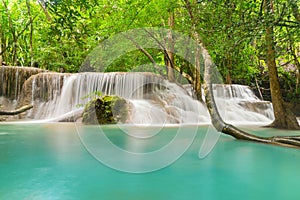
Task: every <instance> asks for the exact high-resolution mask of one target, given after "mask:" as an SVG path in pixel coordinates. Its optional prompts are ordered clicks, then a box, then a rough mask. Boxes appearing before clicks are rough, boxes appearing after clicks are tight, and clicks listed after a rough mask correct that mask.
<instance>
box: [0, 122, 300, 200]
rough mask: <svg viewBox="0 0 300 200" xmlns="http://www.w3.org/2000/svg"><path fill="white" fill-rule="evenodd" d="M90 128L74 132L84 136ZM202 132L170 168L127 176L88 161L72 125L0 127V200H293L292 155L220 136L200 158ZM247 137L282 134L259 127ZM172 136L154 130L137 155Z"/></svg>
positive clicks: (299, 166) (295, 153)
mask: <svg viewBox="0 0 300 200" xmlns="http://www.w3.org/2000/svg"><path fill="white" fill-rule="evenodd" d="M93 128H94V127H86V128H85V127H83V128H82V129H81V130H82V131H85V129H86V131H87V132H91V131H92V130H93ZM103 129H104V130H106V132H107V133H109V135H108V138H109V139H110V140H111V141H112V143H114V144H115V145H117V146H119V147H120V148H130V147H128V143H127V137H128V135H127V136H126V135H124V134H122V133H121V132H120V130H119V128H118V127H116V126H106V127H103ZM206 129H207V126H200V127H199V129H198V130H197V135H196V137H195V139H194V141H193V143H192V145H191V146H190V147H189V148H188V150H187V151H186V152H185V153H184V154H183V156H181V157H180V158H179V159H178V160H177V161H175V162H174V163H173V164H171V165H169V166H167V167H164V168H162V169H160V170H157V171H154V172H150V173H141V174H132V173H124V172H120V171H117V170H114V169H111V168H109V167H107V166H106V165H104V164H103V163H101V162H99V161H98V160H97V159H95V157H94V156H92V155H91V154H90V153H89V152H88V151H87V149H86V148H85V146H84V145H83V143H82V141H81V140H80V137H79V135H78V133H77V131H76V127H75V125H74V124H72V123H66V124H64V123H61V124H3V125H1V126H0V176H1V179H0V199H5V200H6V199H14V200H18V199H37V200H39V199H41V200H48V199H51V200H53V199H64V200H67V199H130V200H134V199H137V200H141V199H146V200H147V199H203V200H217V199H218V200H219V199H230V200H232V199H243V200H244V199H249V200H250V199H251V200H253V199H299V195H300V190H299V182H300V150H297V149H289V148H283V147H276V146H269V145H263V144H256V143H250V142H242V141H236V140H234V139H232V138H231V137H228V136H221V137H220V139H219V141H218V143H217V144H216V146H215V148H214V149H213V151H212V152H211V153H210V154H209V155H208V156H207V157H206V158H205V159H202V160H201V159H199V158H198V152H199V148H200V144H201V143H202V140H203V138H204V133H205V132H206ZM251 129H252V128H251ZM249 130H250V128H249ZM255 132H256V133H257V134H261V135H268V134H273V135H274V134H275V135H276V134H285V133H284V132H282V131H278V130H272V129H271V130H266V129H263V128H258V129H256V131H255ZM174 134H176V127H167V128H164V129H163V130H160V133H159V135H156V136H155V137H158V138H159V139H152V140H151V141H150V143H149V144H147V142H145V143H144V145H145V148H144V150H145V149H146V150H147V151H149V150H151V149H153V150H155V149H156V148H161V147H162V146H163V145H164V144H166V143H167V142H168V141H170V140H172V138H174ZM289 134H299V135H300V132H299V131H294V132H291V133H289ZM89 137H93V136H92V134H91V135H90V136H89ZM183 140H184V139H183ZM183 142H184V141H183ZM129 146H130V145H129ZM129 150H132V149H129ZM112 159H117V158H114V157H112Z"/></svg>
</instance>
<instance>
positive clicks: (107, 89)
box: [20, 72, 209, 124]
mask: <svg viewBox="0 0 300 200" xmlns="http://www.w3.org/2000/svg"><path fill="white" fill-rule="evenodd" d="M24 87H25V89H24V91H25V93H24V94H26V95H23V96H22V97H21V98H20V102H22V104H26V103H31V104H33V105H34V109H33V110H32V111H31V112H29V114H28V115H27V117H29V118H33V119H46V118H59V117H61V116H62V115H65V114H67V113H70V112H72V111H79V110H82V109H80V108H78V106H79V105H84V104H86V103H87V102H88V101H89V100H90V98H84V97H86V96H88V95H89V94H92V93H93V92H94V91H100V92H101V93H102V94H103V95H117V96H121V97H123V98H125V99H127V100H128V101H129V102H130V103H131V104H132V105H133V110H132V117H131V120H130V123H138V124H158V123H200V122H205V123H208V122H209V115H208V112H207V110H206V108H205V106H204V105H202V104H201V103H199V102H198V101H196V100H194V99H193V98H192V97H191V96H190V95H189V94H188V92H187V91H186V90H185V89H184V88H183V87H181V86H179V85H177V84H175V83H170V82H168V81H167V80H165V79H163V78H162V77H160V76H158V75H154V74H151V73H139V72H136V73H89V72H86V73H78V74H61V73H42V74H37V75H34V76H32V77H31V78H30V79H29V80H28V81H27V82H26V85H25V86H24ZM29 97H30V98H29ZM29 99H30V100H29ZM25 102H26V103H25Z"/></svg>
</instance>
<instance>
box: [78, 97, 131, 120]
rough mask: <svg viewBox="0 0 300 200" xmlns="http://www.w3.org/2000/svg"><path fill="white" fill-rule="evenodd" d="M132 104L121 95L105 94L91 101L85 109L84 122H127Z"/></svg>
mask: <svg viewBox="0 0 300 200" xmlns="http://www.w3.org/2000/svg"><path fill="white" fill-rule="evenodd" d="M130 108H131V104H130V102H128V101H127V100H125V99H124V98H122V97H119V96H103V97H102V98H96V99H93V100H91V101H89V102H88V103H87V104H86V105H85V107H84V111H83V118H82V123H84V124H116V123H126V122H127V121H128V118H129V113H130V110H131V109H130Z"/></svg>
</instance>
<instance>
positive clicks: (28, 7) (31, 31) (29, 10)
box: [26, 0, 33, 67]
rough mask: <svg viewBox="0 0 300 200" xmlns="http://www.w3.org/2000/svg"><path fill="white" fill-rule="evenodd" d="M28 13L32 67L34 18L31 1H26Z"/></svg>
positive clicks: (31, 61) (31, 63)
mask: <svg viewBox="0 0 300 200" xmlns="http://www.w3.org/2000/svg"><path fill="white" fill-rule="evenodd" d="M26 6H27V12H28V15H29V20H30V22H31V23H30V35H29V51H30V66H31V67H32V66H33V18H32V16H31V7H30V0H26Z"/></svg>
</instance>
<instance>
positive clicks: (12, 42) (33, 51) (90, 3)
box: [0, 0, 300, 101]
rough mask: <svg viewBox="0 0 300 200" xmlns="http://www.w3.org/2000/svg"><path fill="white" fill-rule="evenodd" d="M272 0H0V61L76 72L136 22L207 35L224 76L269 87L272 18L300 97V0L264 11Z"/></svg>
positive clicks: (288, 82) (278, 52)
mask: <svg viewBox="0 0 300 200" xmlns="http://www.w3.org/2000/svg"><path fill="white" fill-rule="evenodd" d="M265 1H266V0H247V1H240V0H180V1H178V0H166V1H161V0H118V1H116V0H1V3H0V18H1V22H0V41H1V46H0V52H1V53H0V61H1V63H3V64H5V65H12V66H16V65H18V66H35V67H39V68H42V69H48V70H52V71H64V72H77V71H78V70H79V69H80V66H81V64H82V63H83V61H84V59H85V57H86V56H87V55H88V54H89V53H90V52H91V51H92V50H93V49H94V48H95V47H96V46H97V45H98V44H99V43H101V42H102V41H104V40H105V39H107V38H109V37H111V36H113V35H115V34H117V33H120V32H123V31H126V30H130V29H133V28H142V27H164V28H170V29H173V30H176V31H178V32H181V33H184V34H186V35H188V36H190V37H192V38H193V39H195V40H196V41H198V40H199V41H201V42H202V43H203V44H204V45H205V47H206V48H207V49H208V51H209V53H210V55H211V57H212V59H213V61H214V62H215V64H216V66H217V67H218V70H219V71H220V73H221V74H222V76H223V78H224V82H226V83H240V84H246V85H249V86H252V87H257V86H260V87H262V88H268V80H269V79H268V78H269V77H268V75H269V74H268V68H267V66H266V65H267V64H266V57H267V54H266V50H265V49H266V48H267V47H266V46H267V45H266V42H265V39H266V28H267V27H270V26H271V27H273V30H274V32H273V38H274V49H275V60H276V67H277V71H278V76H279V81H280V85H281V88H282V89H283V90H284V91H285V92H284V95H285V98H286V99H288V100H289V101H299V97H300V88H299V82H300V75H299V71H300V64H299V60H300V11H299V7H300V2H299V1H297V0H277V1H270V5H271V10H270V14H264V13H265V10H264V8H263V3H264V2H265ZM147 52H148V53H149V55H151V57H152V58H153V60H154V61H155V62H156V63H158V64H162V65H163V64H166V65H167V64H168V63H167V61H166V55H165V52H161V51H159V50H153V49H148V50H147ZM167 56H169V57H171V58H172V62H171V65H172V67H175V66H176V68H177V69H179V71H180V72H181V73H186V74H187V75H190V76H192V77H193V72H192V70H191V69H192V68H191V66H189V64H188V63H186V62H185V61H184V60H183V59H182V58H180V57H178V56H176V55H167ZM148 60H149V57H147V56H145V54H144V53H143V52H141V51H133V52H130V53H128V54H126V55H125V56H122V57H120V58H119V59H118V60H116V61H115V62H114V63H112V65H111V66H110V67H109V68H108V69H107V71H131V70H134V69H133V66H137V65H139V64H142V63H145V62H148ZM163 70H164V72H163V73H165V74H167V73H168V72H167V70H165V69H163ZM196 82H197V81H196Z"/></svg>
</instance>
